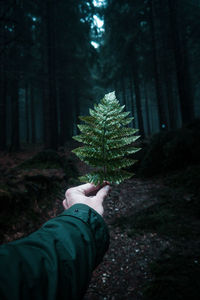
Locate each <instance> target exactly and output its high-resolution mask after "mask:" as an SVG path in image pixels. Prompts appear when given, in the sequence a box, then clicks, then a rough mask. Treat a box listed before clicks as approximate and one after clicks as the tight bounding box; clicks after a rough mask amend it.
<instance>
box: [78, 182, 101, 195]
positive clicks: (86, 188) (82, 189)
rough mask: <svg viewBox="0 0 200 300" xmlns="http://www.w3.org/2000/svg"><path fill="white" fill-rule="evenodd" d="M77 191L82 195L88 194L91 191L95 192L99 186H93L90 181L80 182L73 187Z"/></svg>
mask: <svg viewBox="0 0 200 300" xmlns="http://www.w3.org/2000/svg"><path fill="white" fill-rule="evenodd" d="M75 189H76V190H77V191H79V192H81V193H83V194H84V195H88V194H90V193H92V192H95V191H96V190H98V189H99V186H95V185H94V184H92V183H86V184H81V185H79V186H77V187H76V188H75Z"/></svg>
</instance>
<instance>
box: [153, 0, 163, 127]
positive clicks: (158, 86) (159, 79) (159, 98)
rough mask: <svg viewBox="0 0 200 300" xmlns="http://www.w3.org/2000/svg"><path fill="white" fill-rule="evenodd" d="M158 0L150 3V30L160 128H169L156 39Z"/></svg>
mask: <svg viewBox="0 0 200 300" xmlns="http://www.w3.org/2000/svg"><path fill="white" fill-rule="evenodd" d="M156 2H157V0H151V5H150V18H149V19H150V30H151V40H152V50H153V67H154V76H155V89H156V99H157V105H158V121H159V129H160V130H165V129H166V128H167V118H166V112H165V105H164V97H163V91H162V74H161V63H160V62H161V60H160V58H159V51H158V48H157V40H156V28H155V20H156V18H157V17H158V16H157V14H156V13H155V8H154V4H157V3H156Z"/></svg>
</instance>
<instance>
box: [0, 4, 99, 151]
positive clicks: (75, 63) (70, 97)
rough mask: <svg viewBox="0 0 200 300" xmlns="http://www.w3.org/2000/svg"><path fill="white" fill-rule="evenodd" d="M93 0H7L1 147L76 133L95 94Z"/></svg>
mask: <svg viewBox="0 0 200 300" xmlns="http://www.w3.org/2000/svg"><path fill="white" fill-rule="evenodd" d="M92 16H93V4H92V1H91V0H88V1H87V2H85V1H83V0H75V1H72V0H70V1H65V0H60V1H56V0H43V1H38V0H37V1H33V0H27V1H15V0H2V1H1V7H0V47H1V49H0V75H1V77H0V148H1V149H2V150H4V149H6V148H7V147H9V149H10V150H11V151H12V150H18V149H19V148H20V143H21V142H25V143H32V144H35V143H37V142H41V143H44V145H45V147H46V148H53V149H56V148H57V147H58V146H59V145H64V144H65V142H66V141H67V140H68V139H70V138H71V136H72V134H73V131H74V128H75V126H74V123H75V122H76V117H77V113H78V114H79V111H80V110H83V109H84V106H85V103H84V102H83V99H84V100H85V99H91V97H92V92H91V80H92V75H91V72H90V70H91V66H92V64H93V60H92V59H91V58H92V56H93V53H94V48H93V47H92V46H91V43H90V35H91V32H90V28H91V22H92Z"/></svg>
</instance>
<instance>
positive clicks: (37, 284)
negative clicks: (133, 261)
mask: <svg viewBox="0 0 200 300" xmlns="http://www.w3.org/2000/svg"><path fill="white" fill-rule="evenodd" d="M108 244H109V234H108V229H107V226H106V224H105V222H104V220H103V218H102V217H101V216H100V215H99V214H98V213H97V212H96V211H94V210H93V209H91V208H90V207H88V206H87V205H84V204H76V205H73V206H72V207H71V208H70V209H68V210H65V211H64V212H63V213H62V214H61V215H59V216H58V217H56V218H54V219H51V220H50V221H48V222H47V223H45V224H44V225H43V226H42V227H41V228H40V229H39V230H38V231H36V232H34V233H33V234H31V235H29V236H28V237H26V238H23V239H20V240H17V241H15V242H12V243H9V244H6V245H3V246H1V247H0V299H1V300H3V299H8V300H11V299H12V300H18V299H19V300H23V299H26V300H27V299H34V300H35V299H37V300H39V299H43V300H44V299H45V300H50V299H51V300H53V299H59V300H61V299H66V300H67V299H74V300H78V299H82V297H83V295H84V293H85V291H86V289H87V287H88V284H89V280H90V278H91V275H92V271H93V270H94V268H95V267H96V266H97V265H98V264H99V263H100V262H101V260H102V258H103V255H104V254H105V252H106V250H107V249H108Z"/></svg>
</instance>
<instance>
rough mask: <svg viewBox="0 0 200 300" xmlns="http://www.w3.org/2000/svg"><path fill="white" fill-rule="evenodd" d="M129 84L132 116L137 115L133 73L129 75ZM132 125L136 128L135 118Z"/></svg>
mask: <svg viewBox="0 0 200 300" xmlns="http://www.w3.org/2000/svg"><path fill="white" fill-rule="evenodd" d="M129 84H130V97H131V113H132V117H135V108H134V97H133V82H132V76H131V74H130V75H129ZM132 126H133V128H135V118H134V119H133V122H132Z"/></svg>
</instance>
